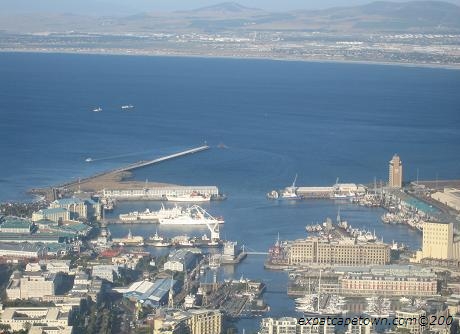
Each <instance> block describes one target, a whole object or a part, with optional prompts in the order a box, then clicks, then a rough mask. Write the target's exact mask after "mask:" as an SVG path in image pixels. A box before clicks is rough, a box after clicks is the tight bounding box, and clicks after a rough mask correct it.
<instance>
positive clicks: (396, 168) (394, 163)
mask: <svg viewBox="0 0 460 334" xmlns="http://www.w3.org/2000/svg"><path fill="white" fill-rule="evenodd" d="M402 182H403V169H402V161H401V159H400V158H399V156H398V155H397V154H395V155H394V156H393V158H392V159H391V160H390V165H389V175H388V186H389V187H390V188H401V187H402Z"/></svg>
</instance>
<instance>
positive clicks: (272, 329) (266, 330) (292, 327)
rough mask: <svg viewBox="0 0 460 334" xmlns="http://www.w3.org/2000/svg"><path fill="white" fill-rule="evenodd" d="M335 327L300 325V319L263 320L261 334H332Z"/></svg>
mask: <svg viewBox="0 0 460 334" xmlns="http://www.w3.org/2000/svg"><path fill="white" fill-rule="evenodd" d="M334 327H335V326H333V325H327V324H324V325H317V324H299V319H298V318H292V317H282V318H278V319H275V318H263V319H262V322H261V324H260V330H259V334H332V333H334Z"/></svg>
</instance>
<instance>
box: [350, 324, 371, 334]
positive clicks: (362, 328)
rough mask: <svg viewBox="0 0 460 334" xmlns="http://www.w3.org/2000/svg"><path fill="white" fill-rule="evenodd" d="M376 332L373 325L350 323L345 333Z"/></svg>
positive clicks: (365, 333)
mask: <svg viewBox="0 0 460 334" xmlns="http://www.w3.org/2000/svg"><path fill="white" fill-rule="evenodd" d="M371 333H375V331H374V329H373V328H372V325H370V324H369V325H364V324H357V325H354V324H351V323H350V324H348V327H347V330H346V331H345V334H371Z"/></svg>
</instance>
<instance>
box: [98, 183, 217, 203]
mask: <svg viewBox="0 0 460 334" xmlns="http://www.w3.org/2000/svg"><path fill="white" fill-rule="evenodd" d="M193 193H199V194H209V195H211V198H213V197H217V196H219V189H218V188H217V187H216V186H153V187H142V188H140V189H139V188H131V189H103V190H102V195H103V197H110V198H113V199H116V200H157V201H161V200H164V197H165V196H171V195H176V196H183V195H190V194H193Z"/></svg>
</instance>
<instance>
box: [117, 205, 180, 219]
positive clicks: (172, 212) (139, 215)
mask: <svg viewBox="0 0 460 334" xmlns="http://www.w3.org/2000/svg"><path fill="white" fill-rule="evenodd" d="M182 213H183V209H182V208H181V207H179V206H175V207H173V208H165V207H164V205H163V204H162V205H161V208H160V210H158V211H150V209H148V208H147V209H145V211H143V212H138V211H133V212H129V213H125V214H120V215H119V218H120V220H122V221H137V220H159V219H161V218H171V217H172V218H174V217H178V216H180V215H181V214H182Z"/></svg>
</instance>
